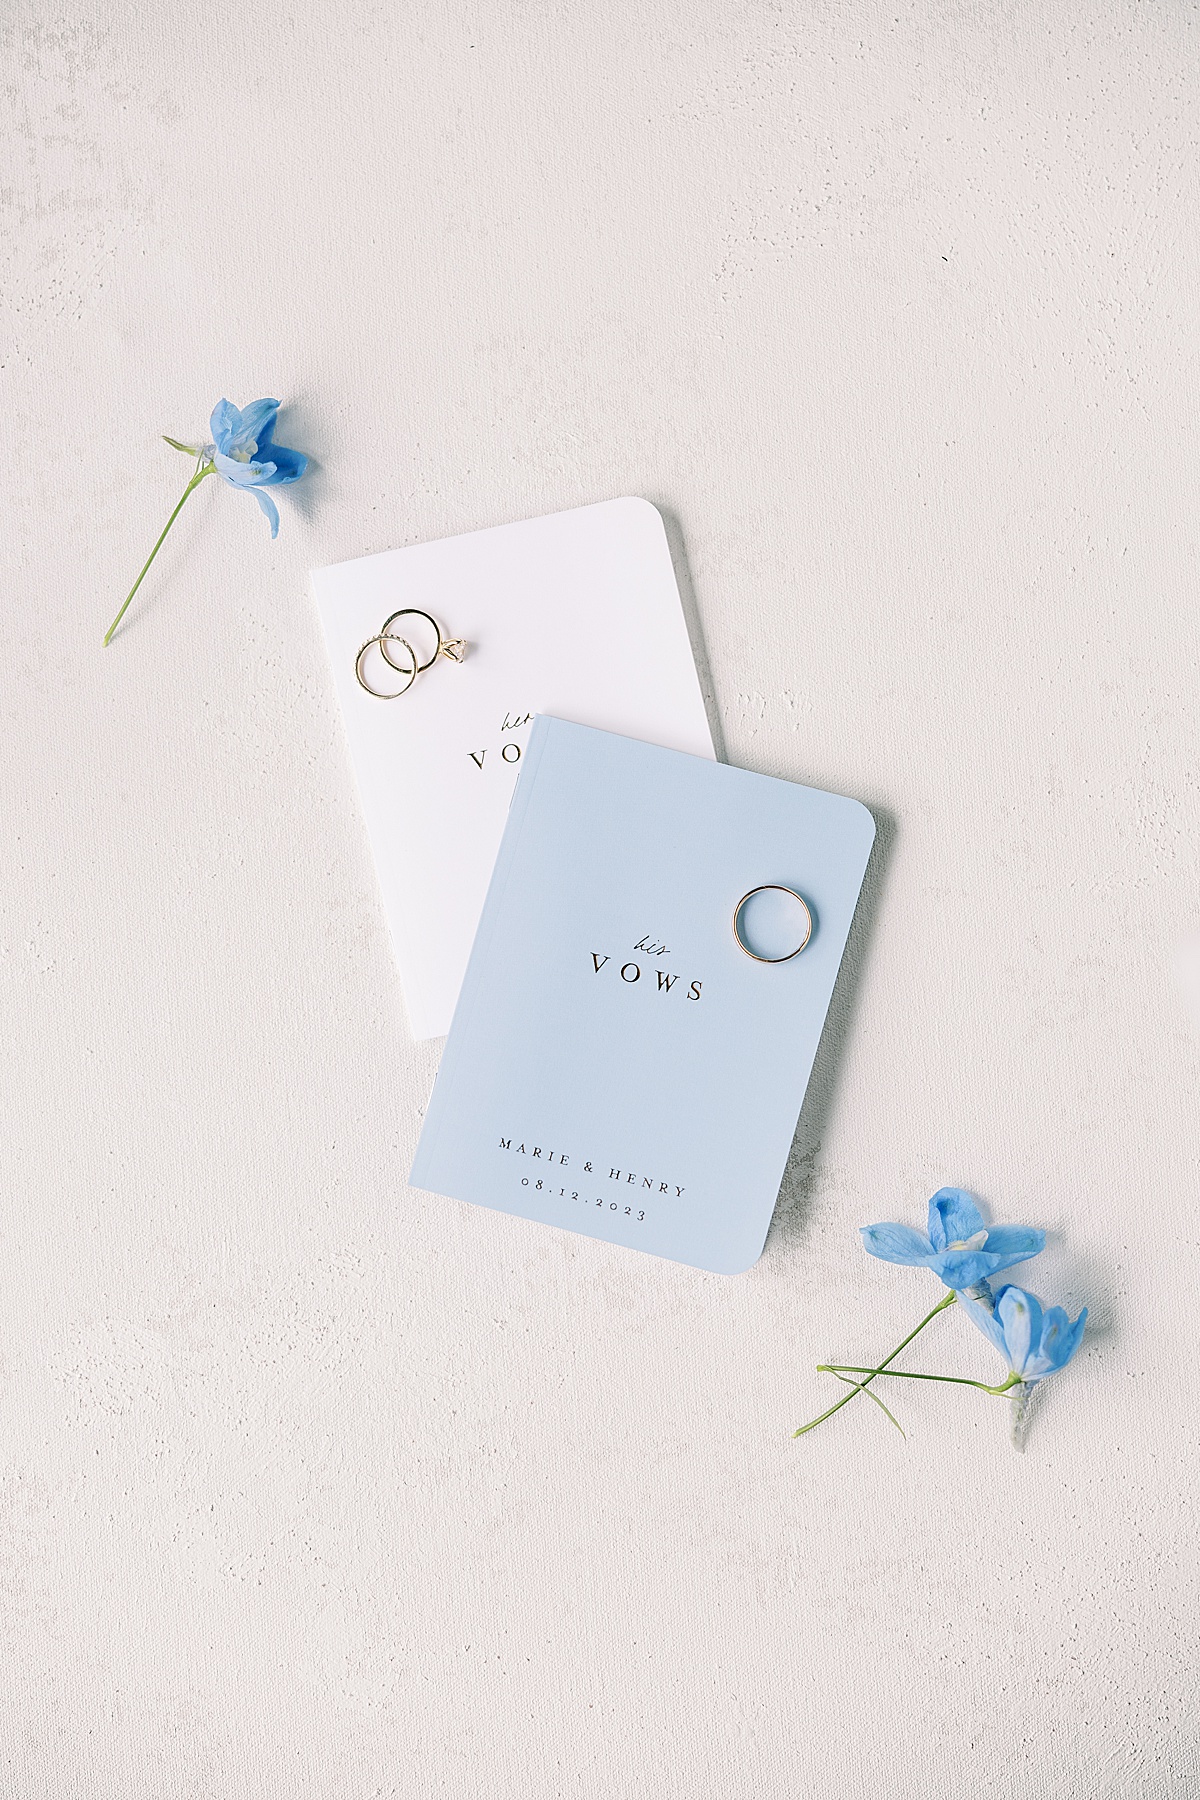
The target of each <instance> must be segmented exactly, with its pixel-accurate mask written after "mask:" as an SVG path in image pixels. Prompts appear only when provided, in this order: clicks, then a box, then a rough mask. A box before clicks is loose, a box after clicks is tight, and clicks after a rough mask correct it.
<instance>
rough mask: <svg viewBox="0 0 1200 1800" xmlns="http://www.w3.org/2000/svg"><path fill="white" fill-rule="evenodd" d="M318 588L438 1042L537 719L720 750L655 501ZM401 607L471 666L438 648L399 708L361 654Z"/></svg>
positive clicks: (386, 566) (350, 727) (402, 945)
mask: <svg viewBox="0 0 1200 1800" xmlns="http://www.w3.org/2000/svg"><path fill="white" fill-rule="evenodd" d="M312 581H313V588H314V591H315V593H316V600H317V608H318V611H319V613H320V615H321V624H322V626H323V628H324V632H325V641H326V644H327V646H328V649H329V655H330V660H331V663H332V665H333V677H334V682H335V684H336V686H337V691H338V698H339V700H340V701H341V707H342V717H343V719H344V721H345V726H346V736H347V738H348V740H349V746H350V756H351V761H352V762H353V765H354V772H355V776H356V779H357V782H358V791H359V795H360V798H361V801H362V808H363V813H364V816H365V818H366V823H367V831H368V834H369V836H370V839H371V845H372V848H373V850H374V853H375V866H376V869H377V870H378V873H379V883H380V888H381V890H382V896H383V904H384V909H385V911H386V913H387V916H388V921H389V924H390V926H391V932H392V942H393V944H394V947H395V952H396V960H397V962H398V964H399V967H400V979H401V981H402V983H403V986H404V993H405V998H406V999H407V1002H408V1011H409V1018H410V1021H411V1024H412V1028H413V1032H414V1035H415V1036H417V1037H437V1036H440V1035H441V1034H442V1033H443V1032H446V1031H448V1030H449V1029H450V1020H451V1018H452V1016H453V1013H454V1007H455V1002H456V1001H457V999H458V991H459V988H460V987H461V985H462V978H463V974H464V972H465V970H466V966H467V957H468V955H469V954H470V949H471V943H472V940H473V938H474V936H475V927H476V925H477V924H478V922H479V915H480V912H481V911H482V908H483V902H484V897H485V895H486V893H487V887H488V881H489V879H490V877H491V873H492V866H493V864H494V862H495V860H496V852H497V850H498V849H499V846H500V838H501V835H502V834H503V831H504V824H505V819H506V817H507V815H508V805H509V801H510V799H511V798H512V792H513V787H514V785H515V783H516V777H517V772H518V770H519V768H520V766H521V757H522V755H523V753H524V749H525V745H526V743H527V741H528V737H529V731H530V727H531V725H532V723H533V719H534V717H535V715H536V714H538V713H551V714H553V715H554V716H555V717H556V718H559V719H567V720H570V721H572V722H573V723H575V724H578V725H594V726H598V727H600V728H601V729H604V730H607V731H615V732H619V733H621V735H622V736H625V737H632V738H642V739H645V740H647V741H648V742H650V743H654V744H661V745H664V746H665V747H666V748H667V749H671V750H686V751H690V752H691V753H692V755H694V756H707V757H709V758H711V757H712V755H713V746H712V737H711V734H710V732H709V728H708V720H707V718H706V715H705V710H704V700H703V696H702V694H701V692H700V683H699V680H698V679H697V675H696V666H695V663H694V662H693V660H692V652H691V646H690V644H689V642H688V634H687V627H686V625H685V622H684V617H683V609H682V607H681V605H680V601H679V590H678V588H677V587H676V585H675V573H674V570H673V568H672V566H671V556H670V552H669V550H668V548H667V538H666V532H665V531H664V529H663V523H662V519H661V518H660V516H659V514H658V512H657V511H656V510H655V508H654V507H653V506H651V505H650V503H649V501H647V500H638V499H631V498H630V499H622V500H606V501H603V502H602V503H601V504H600V505H598V506H581V507H578V508H577V509H575V510H574V511H572V512H563V513H552V514H551V515H550V517H549V518H545V519H528V520H525V521H523V522H522V523H520V524H517V525H499V526H496V527H495V528H494V529H492V530H490V531H472V532H469V533H468V534H467V535H466V536H464V537H456V538H445V539H443V540H442V541H441V542H440V543H436V544H417V545H414V546H412V547H411V548H409V549H406V550H386V551H384V552H383V553H382V554H381V555H379V556H364V557H360V558H359V559H357V560H356V561H354V562H346V563H335V564H334V565H333V566H332V567H330V568H327V569H314V570H313V573H312ZM402 607H416V608H420V609H422V610H423V611H424V612H427V613H429V614H431V615H432V617H433V618H434V619H435V620H436V621H437V623H438V625H439V626H440V628H441V631H442V635H443V637H445V638H447V639H451V638H462V639H465V640H466V643H467V646H468V648H467V653H466V657H465V660H464V661H463V662H462V663H460V664H456V663H453V662H451V661H449V660H447V659H446V658H444V657H440V658H438V660H437V661H436V662H435V663H434V664H433V666H432V667H431V668H429V669H428V670H427V671H426V672H425V673H423V674H421V675H420V676H418V677H417V679H416V680H415V681H414V682H413V684H412V686H411V687H410V688H409V690H408V692H407V693H405V694H402V695H401V696H400V698H399V699H395V700H381V699H376V698H373V697H372V696H371V695H370V694H368V693H366V692H365V691H364V689H363V688H362V687H361V686H360V685H359V682H358V680H357V678H356V675H355V658H356V656H357V654H358V651H359V650H360V648H361V647H362V645H363V644H364V643H365V642H366V641H367V639H369V638H371V637H373V636H374V635H375V634H376V633H377V632H379V631H380V630H382V628H383V625H384V622H385V620H386V619H387V618H388V616H389V614H391V613H394V612H396V611H397V610H398V609H400V608H402ZM390 629H391V630H392V631H394V632H396V633H398V634H401V635H402V636H404V637H405V638H406V639H407V640H409V641H410V642H411V644H412V646H413V649H414V651H415V652H416V654H417V656H418V658H419V659H420V660H422V661H423V660H425V659H426V658H427V657H428V656H429V655H430V653H431V652H432V650H433V649H434V648H435V647H436V641H437V640H436V637H435V636H434V635H433V634H432V632H431V629H430V627H429V626H428V625H427V624H426V623H425V622H424V621H422V620H420V619H418V618H416V617H411V616H410V617H409V618H407V619H403V620H400V621H398V622H397V623H396V624H395V625H394V626H392V627H391V628H390ZM391 648H392V650H393V654H394V656H395V657H396V660H397V661H398V662H399V663H400V664H401V666H402V667H404V666H406V663H407V659H406V655H405V652H404V650H403V649H402V648H400V646H399V645H397V644H393V645H392V646H391ZM370 657H371V659H373V660H371V661H369V662H364V669H365V670H366V673H367V678H368V681H369V682H371V684H372V685H374V684H375V683H376V682H377V683H378V685H379V686H380V687H383V686H384V685H385V683H384V679H383V676H385V675H387V674H388V673H389V672H388V671H387V668H386V665H384V664H382V663H381V662H379V660H378V657H379V647H378V646H375V647H374V649H373V650H372V651H371V652H370ZM403 680H404V676H403V675H396V674H395V673H394V672H392V681H393V685H394V686H396V687H399V686H401V685H402V683H403ZM665 828H666V829H669V823H668V824H667V825H666V827H665Z"/></svg>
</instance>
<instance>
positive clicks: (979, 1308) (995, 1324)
mask: <svg viewBox="0 0 1200 1800" xmlns="http://www.w3.org/2000/svg"><path fill="white" fill-rule="evenodd" d="M958 1299H959V1304H960V1305H961V1306H964V1307H965V1308H966V1312H967V1317H968V1318H969V1319H970V1320H971V1321H972V1323H973V1324H976V1325H978V1327H979V1329H980V1331H982V1332H983V1334H984V1336H985V1337H986V1338H987V1339H988V1340H989V1341H990V1342H991V1343H992V1344H993V1345H994V1346H995V1348H996V1349H997V1350H998V1351H999V1352H1000V1354H1001V1356H1002V1357H1003V1358H1004V1360H1005V1361H1006V1362H1007V1361H1008V1346H1007V1344H1006V1343H1005V1342H1004V1327H1003V1326H1002V1325H1001V1323H1000V1321H999V1319H998V1318H997V1317H996V1315H995V1313H994V1312H993V1311H992V1310H991V1308H990V1307H988V1306H985V1305H984V1303H983V1302H982V1301H981V1300H976V1299H974V1298H973V1297H972V1296H971V1295H970V1294H968V1293H960V1294H959V1296H958Z"/></svg>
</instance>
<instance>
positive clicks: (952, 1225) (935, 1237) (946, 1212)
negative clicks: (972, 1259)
mask: <svg viewBox="0 0 1200 1800" xmlns="http://www.w3.org/2000/svg"><path fill="white" fill-rule="evenodd" d="M982 1230H983V1219H982V1217H981V1215H980V1211H979V1208H978V1207H977V1206H976V1204H975V1202H974V1200H972V1198H971V1196H970V1194H967V1193H964V1191H963V1189H962V1188H951V1187H944V1188H939V1189H938V1191H937V1193H936V1194H935V1195H934V1196H933V1199H932V1200H931V1201H930V1202H929V1241H930V1243H931V1244H932V1245H933V1247H934V1249H935V1250H944V1249H945V1248H946V1245H947V1244H961V1243H962V1242H963V1240H964V1239H965V1238H969V1237H974V1236H975V1233H976V1232H977V1231H982Z"/></svg>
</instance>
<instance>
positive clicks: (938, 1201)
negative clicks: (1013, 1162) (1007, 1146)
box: [861, 1187, 1046, 1292]
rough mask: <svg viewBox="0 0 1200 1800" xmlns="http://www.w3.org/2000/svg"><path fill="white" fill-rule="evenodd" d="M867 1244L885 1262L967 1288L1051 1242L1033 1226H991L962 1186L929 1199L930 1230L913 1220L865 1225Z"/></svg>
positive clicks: (867, 1248) (939, 1190)
mask: <svg viewBox="0 0 1200 1800" xmlns="http://www.w3.org/2000/svg"><path fill="white" fill-rule="evenodd" d="M861 1230H862V1241H863V1248H864V1249H865V1250H868V1251H869V1252H870V1254H871V1255H872V1256H878V1257H880V1258H881V1259H882V1260H883V1261H884V1262H892V1263H906V1264H908V1265H909V1266H910V1267H913V1268H922V1269H931V1270H932V1271H933V1273H934V1274H935V1275H936V1276H938V1278H939V1279H940V1280H941V1281H944V1282H945V1284H946V1286H947V1287H948V1288H953V1289H954V1290H955V1291H956V1292H961V1290H962V1289H963V1288H973V1287H976V1286H978V1285H979V1284H980V1283H981V1282H986V1280H987V1277H988V1276H989V1275H995V1274H996V1273H997V1272H998V1271H999V1270H1000V1269H1009V1268H1011V1267H1012V1265H1013V1263H1019V1262H1024V1261H1025V1259H1026V1258H1027V1257H1030V1256H1036V1255H1037V1253H1038V1251H1039V1250H1041V1249H1042V1248H1043V1246H1044V1245H1045V1242H1046V1234H1045V1232H1044V1231H1037V1230H1035V1229H1034V1228H1033V1226H1031V1225H985V1224H984V1222H983V1218H982V1215H981V1214H980V1211H979V1208H978V1207H977V1206H976V1204H975V1202H974V1201H973V1200H972V1198H971V1196H970V1194H967V1193H964V1192H963V1190H962V1188H950V1187H944V1188H939V1189H938V1191H937V1193H936V1194H935V1195H934V1196H933V1199H932V1200H931V1201H930V1202H929V1231H928V1234H926V1233H925V1232H923V1231H917V1230H916V1229H915V1228H914V1227H913V1226H912V1225H864V1226H863V1227H862V1228H861Z"/></svg>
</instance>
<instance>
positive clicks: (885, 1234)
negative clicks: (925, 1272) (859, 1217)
mask: <svg viewBox="0 0 1200 1800" xmlns="http://www.w3.org/2000/svg"><path fill="white" fill-rule="evenodd" d="M859 1230H860V1235H861V1237H862V1241H863V1249H864V1250H866V1251H868V1252H869V1253H870V1255H872V1256H878V1257H880V1258H882V1260H883V1261H884V1262H891V1263H908V1264H910V1265H913V1264H921V1263H928V1261H929V1259H930V1257H931V1256H932V1255H933V1245H932V1244H931V1243H930V1242H929V1239H928V1238H927V1237H926V1236H925V1234H924V1232H921V1231H916V1230H914V1228H913V1227H912V1226H911V1225H863V1226H860V1228H859Z"/></svg>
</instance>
